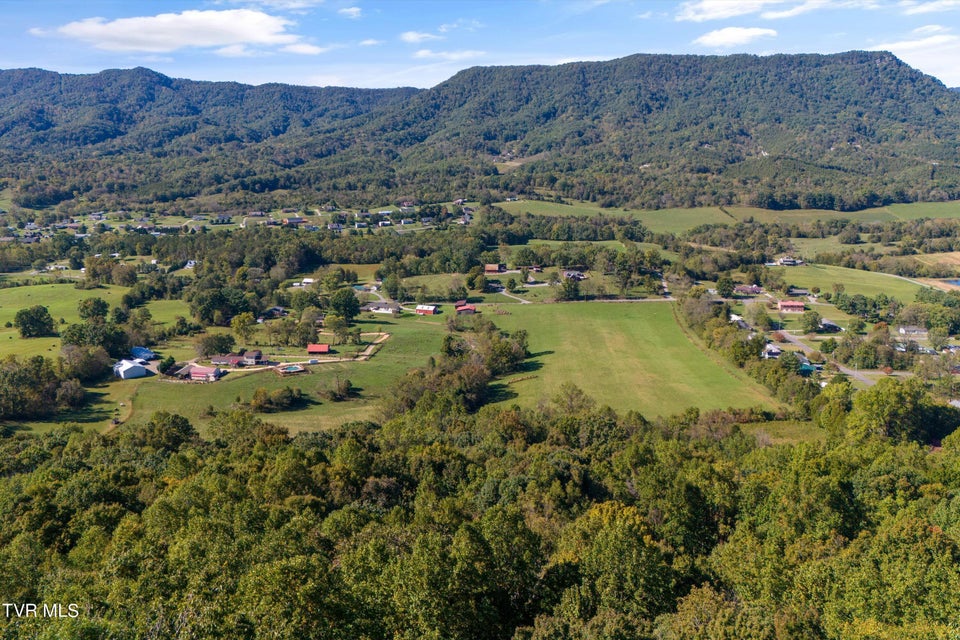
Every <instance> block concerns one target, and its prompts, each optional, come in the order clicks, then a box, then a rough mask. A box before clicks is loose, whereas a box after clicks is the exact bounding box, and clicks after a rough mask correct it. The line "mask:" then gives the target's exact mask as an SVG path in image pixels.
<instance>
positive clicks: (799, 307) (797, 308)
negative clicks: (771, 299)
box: [777, 300, 806, 313]
mask: <svg viewBox="0 0 960 640" xmlns="http://www.w3.org/2000/svg"><path fill="white" fill-rule="evenodd" d="M805 309H806V306H805V305H804V304H803V302H801V301H800V300H781V301H780V302H778V303H777V310H778V311H783V312H784V313H803V312H804V310H805Z"/></svg>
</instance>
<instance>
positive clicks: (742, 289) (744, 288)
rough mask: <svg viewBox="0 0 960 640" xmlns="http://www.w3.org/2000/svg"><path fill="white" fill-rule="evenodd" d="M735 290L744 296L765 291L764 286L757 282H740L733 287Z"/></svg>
mask: <svg viewBox="0 0 960 640" xmlns="http://www.w3.org/2000/svg"><path fill="white" fill-rule="evenodd" d="M733 292H734V293H737V294H740V295H742V296H757V295H760V294H761V293H763V287H761V286H759V285H755V284H738V285H736V286H735V287H734V288H733Z"/></svg>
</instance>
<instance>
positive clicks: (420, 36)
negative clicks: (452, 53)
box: [400, 31, 443, 44]
mask: <svg viewBox="0 0 960 640" xmlns="http://www.w3.org/2000/svg"><path fill="white" fill-rule="evenodd" d="M442 38H443V37H442V36H437V35H434V34H432V33H424V32H422V31H404V32H403V33H401V34H400V39H401V40H403V41H404V42H409V43H411V44H418V43H420V42H426V41H427V40H441V39H442Z"/></svg>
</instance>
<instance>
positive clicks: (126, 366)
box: [113, 360, 147, 380]
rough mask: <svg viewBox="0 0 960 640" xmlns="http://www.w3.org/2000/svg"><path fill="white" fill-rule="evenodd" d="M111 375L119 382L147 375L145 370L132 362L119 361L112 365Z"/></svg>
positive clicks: (140, 365)
mask: <svg viewBox="0 0 960 640" xmlns="http://www.w3.org/2000/svg"><path fill="white" fill-rule="evenodd" d="M113 375H115V376H117V377H118V378H120V379H121V380H130V379H131V378H142V377H144V376H146V375H147V368H146V367H145V366H143V365H142V364H138V363H136V362H134V361H132V360H121V361H119V362H117V363H116V364H114V365H113Z"/></svg>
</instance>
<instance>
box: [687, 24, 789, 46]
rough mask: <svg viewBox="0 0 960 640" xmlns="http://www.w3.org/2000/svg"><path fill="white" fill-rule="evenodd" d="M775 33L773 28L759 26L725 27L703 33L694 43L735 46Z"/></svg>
mask: <svg viewBox="0 0 960 640" xmlns="http://www.w3.org/2000/svg"><path fill="white" fill-rule="evenodd" d="M776 35H777V32H776V31H774V30H773V29H761V28H760V27H727V28H725V29H717V30H716V31H711V32H709V33H705V34H703V35H702V36H700V37H699V38H697V39H696V40H694V41H693V43H694V44H700V45H703V46H705V47H721V48H726V47H736V46H739V45H743V44H748V43H750V42H753V41H754V40H757V39H758V38H772V37H774V36H776Z"/></svg>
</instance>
